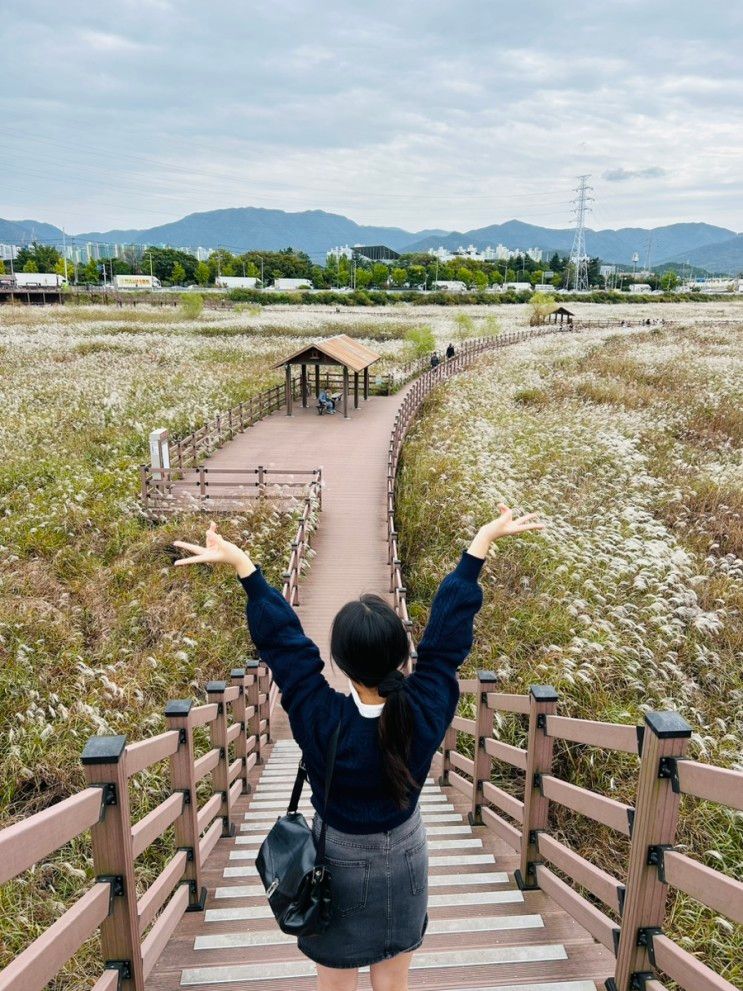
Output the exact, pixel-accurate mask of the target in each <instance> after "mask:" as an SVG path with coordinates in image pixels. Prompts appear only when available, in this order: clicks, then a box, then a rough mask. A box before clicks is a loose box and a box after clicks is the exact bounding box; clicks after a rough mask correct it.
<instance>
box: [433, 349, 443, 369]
mask: <svg viewBox="0 0 743 991" xmlns="http://www.w3.org/2000/svg"><path fill="white" fill-rule="evenodd" d="M440 360H441V359H440V358H439V356H438V353H437V352H436V351H434V352H433V354H432V355H431V368H435V367H436V366H437V365H438V364H439V362H440Z"/></svg>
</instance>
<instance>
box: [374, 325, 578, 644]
mask: <svg viewBox="0 0 743 991" xmlns="http://www.w3.org/2000/svg"><path fill="white" fill-rule="evenodd" d="M571 329H572V328H571ZM565 332H566V331H565V329H564V328H562V327H559V326H554V325H552V326H549V327H546V326H544V327H539V328H533V329H530V330H520V331H513V332H511V333H508V334H499V335H497V336H496V337H480V338H476V339H474V340H469V341H464V343H463V344H461V345H460V348H459V350H458V351H457V352H456V354H455V355H454V356H453V357H452V358H447V359H445V360H444V361H441V362H439V364H438V365H436V367H435V368H430V367H429V370H428V371H426V372H423V374H421V375H419V376H418V378H416V379H415V380H414V382H413V384H412V386H411V387H410V389H409V390H408V393H407V395H406V396H405V398H404V399H403V401H402V403H401V404H400V408H399V409H398V411H397V414H396V416H395V425H394V427H393V428H392V434H391V436H390V443H389V449H388V452H387V563H388V565H389V568H390V594H391V595H392V596H393V603H394V607H395V610H396V611H397V613H398V615H399V616H400V618H401V619H402V621H403V623H404V624H405V628H406V629H407V630H408V636H409V638H410V651H411V663H415V657H416V654H415V644H414V643H413V639H412V636H411V630H412V623H411V621H410V617H409V615H408V605H407V593H406V589H405V585H404V582H403V578H402V565H401V562H400V550H399V541H398V534H397V529H396V527H395V479H396V477H397V466H398V463H399V460H400V453H401V451H402V445H403V441H404V440H405V435H406V434H407V432H408V429H409V427H410V424H411V423H412V422H413V420H414V419H415V417H416V415H417V413H418V410H419V409H420V407H421V405H422V404H423V402H424V400H425V399H426V397H427V396H428V395H429V393H430V392H431V391H432V389H435V388H436V386H438V385H440V384H441V383H442V382H444V381H445V380H447V379H448V378H450V377H451V376H452V375H456V374H458V373H459V372H461V371H463V370H464V369H465V368H467V367H468V366H469V365H470V364H472V362H473V361H474V360H475V359H476V358H477V357H478V356H479V355H481V354H482V353H483V352H485V351H491V350H494V349H496V348H501V347H506V346H508V345H510V344H517V343H519V342H520V341H525V340H529V339H530V338H532V337H542V336H544V335H545V334H556V333H565ZM425 360H426V362H427V363H428V365H429V366H430V359H425Z"/></svg>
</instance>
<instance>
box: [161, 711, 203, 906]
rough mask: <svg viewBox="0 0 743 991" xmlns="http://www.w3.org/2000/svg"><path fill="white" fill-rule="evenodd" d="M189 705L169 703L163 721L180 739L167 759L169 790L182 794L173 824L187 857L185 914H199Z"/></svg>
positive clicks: (198, 858)
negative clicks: (179, 810) (181, 807)
mask: <svg viewBox="0 0 743 991" xmlns="http://www.w3.org/2000/svg"><path fill="white" fill-rule="evenodd" d="M191 705H192V703H191V700H190V699H175V700H173V701H172V702H168V704H167V705H166V706H165V721H166V723H167V726H168V729H171V730H177V731H178V735H179V737H180V740H179V743H178V749H177V750H176V752H175V753H174V754H172V755H171V758H170V787H171V789H172V790H173V791H174V792H177V791H180V792H182V793H183V810H182V811H181V814H180V815H179V816H178V818H177V819H176V820H175V845H176V849H178V850H183V851H185V854H186V869H185V871H184V873H183V879H184V881H187V882H188V891H189V897H188V908H187V909H186V911H187V912H201V911H203V909H204V904H205V902H206V888H205V887H204V886H203V884H202V877H201V855H200V853H199V822H198V814H199V806H198V803H197V801H196V780H195V777H194V752H193V726H192V724H191Z"/></svg>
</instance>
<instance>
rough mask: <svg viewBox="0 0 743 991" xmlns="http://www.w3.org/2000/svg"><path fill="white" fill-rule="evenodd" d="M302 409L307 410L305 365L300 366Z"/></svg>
mask: <svg viewBox="0 0 743 991" xmlns="http://www.w3.org/2000/svg"><path fill="white" fill-rule="evenodd" d="M302 408H303V409H307V365H302Z"/></svg>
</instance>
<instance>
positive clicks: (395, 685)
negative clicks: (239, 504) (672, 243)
mask: <svg viewBox="0 0 743 991" xmlns="http://www.w3.org/2000/svg"><path fill="white" fill-rule="evenodd" d="M404 686H405V675H404V674H403V673H402V671H400V670H399V669H395V670H394V671H390V672H389V674H386V675H385V676H384V678H382V680H381V681H380V682H379V684H378V685H377V692H378V694H379V695H380V696H381V697H382V698H383V699H385V698H387V696H388V695H393V694H394V693H395V692H401V691H402V690H403V688H404Z"/></svg>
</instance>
